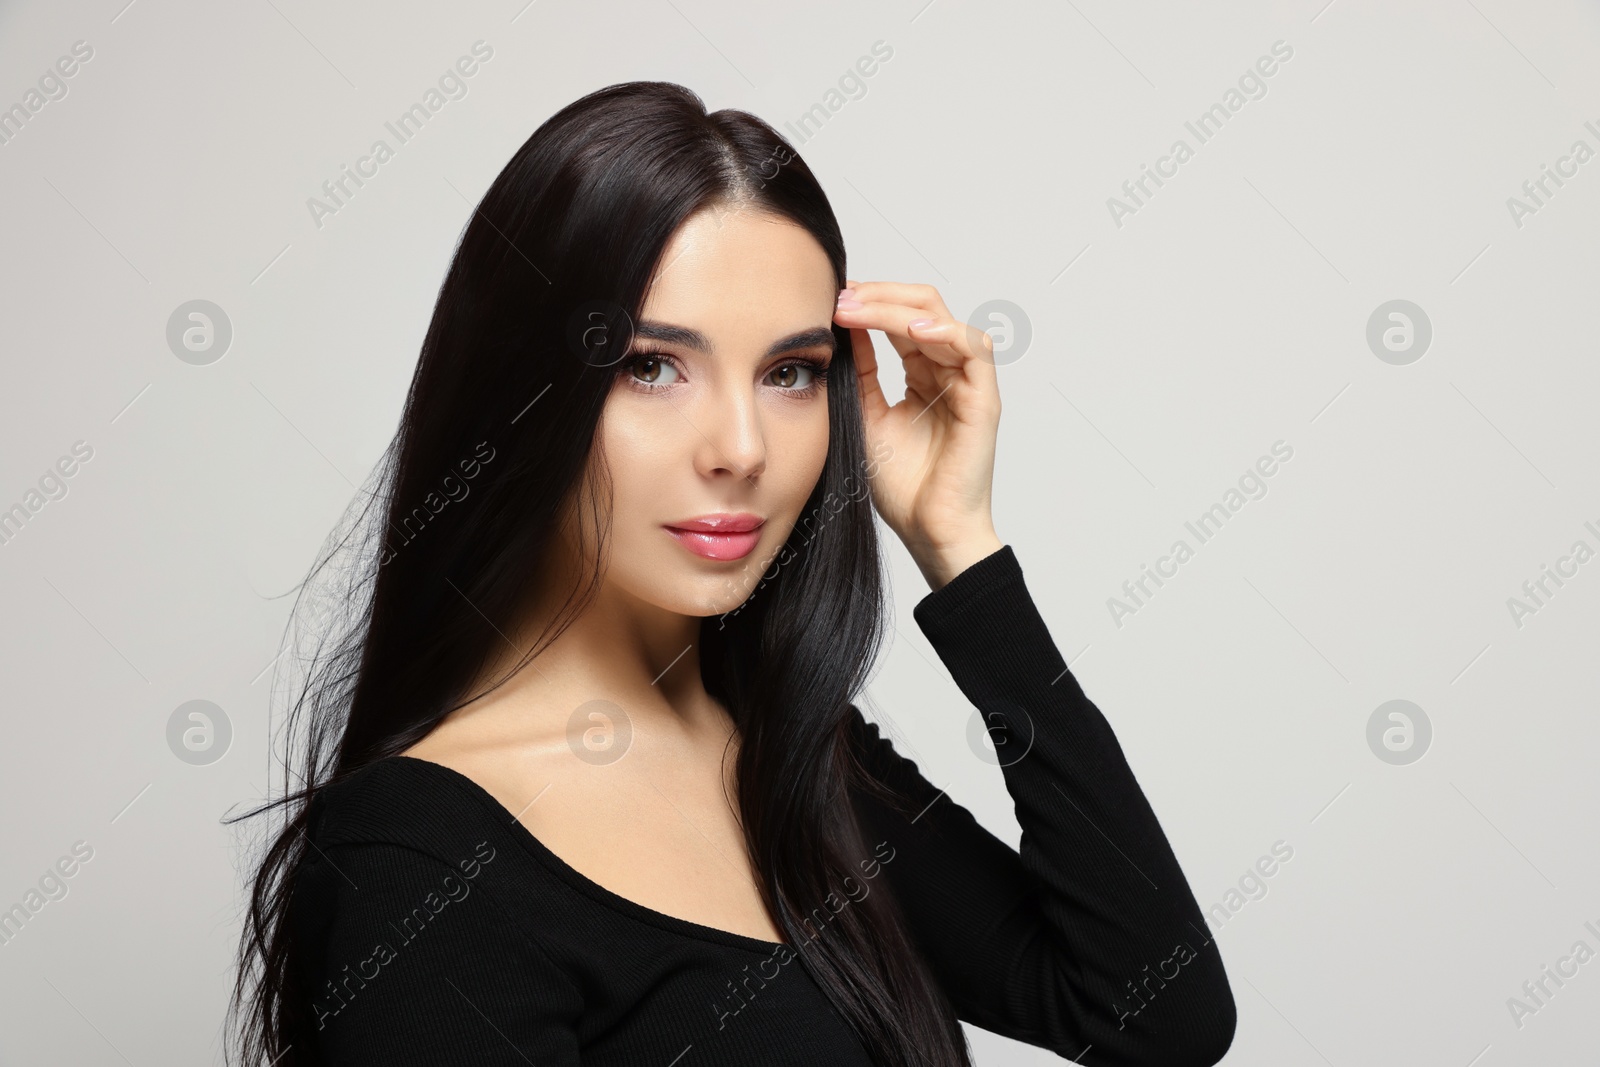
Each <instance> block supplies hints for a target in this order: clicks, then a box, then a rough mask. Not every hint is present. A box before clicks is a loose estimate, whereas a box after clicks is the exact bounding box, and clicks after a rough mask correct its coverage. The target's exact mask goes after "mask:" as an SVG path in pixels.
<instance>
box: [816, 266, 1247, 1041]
mask: <svg viewBox="0 0 1600 1067" xmlns="http://www.w3.org/2000/svg"><path fill="white" fill-rule="evenodd" d="M835 319H836V321H837V322H838V323H839V324H840V325H842V326H846V327H849V329H850V335H851V340H852V352H853V355H854V358H855V364H856V373H857V386H858V390H859V395H860V397H861V408H862V418H863V422H864V428H865V431H866V435H867V438H868V442H869V444H870V446H871V448H872V452H873V455H874V456H881V457H886V458H884V459H883V461H882V462H880V463H879V464H878V465H877V468H876V470H875V471H874V473H873V474H872V476H871V478H870V484H871V489H872V499H873V505H874V507H875V508H876V509H877V511H878V514H879V515H880V516H881V517H882V518H883V520H884V522H885V523H886V524H887V525H888V526H889V528H890V529H892V530H893V531H894V532H895V534H896V535H897V536H898V537H899V538H900V539H901V541H902V542H903V543H904V544H905V545H906V548H907V549H908V550H909V551H910V553H911V556H912V558H913V559H914V560H915V561H916V563H917V566H918V567H919V568H920V569H921V571H922V573H923V576H924V577H925V578H927V580H928V584H929V586H930V587H931V588H932V590H933V592H932V593H930V594H929V595H928V596H927V597H926V598H924V600H923V601H922V602H921V603H920V604H918V606H917V609H916V618H917V622H918V625H919V626H921V628H922V630H923V632H924V634H926V635H927V637H928V639H929V641H930V642H931V643H932V644H933V646H934V649H935V651H937V652H938V654H939V656H940V658H941V659H943V660H944V662H945V665H946V666H947V667H949V668H950V672H951V674H952V676H953V677H954V679H955V681H956V684H957V685H958V686H959V687H960V688H961V690H962V692H963V693H964V694H965V695H966V696H967V698H968V699H969V700H971V701H972V703H973V705H974V706H976V707H977V708H978V710H979V712H980V714H981V715H982V716H983V721H984V723H985V724H986V726H987V728H988V730H989V732H990V735H991V737H997V738H1004V739H1005V742H1006V743H1005V745H1004V747H1003V750H1002V756H1001V764H1002V767H1003V772H1004V775H1005V782H1006V788H1007V789H1008V790H1009V791H1010V793H1011V796H1012V798H1013V800H1014V801H1015V802H1016V812H1017V818H1018V821H1019V822H1020V823H1021V825H1022V830H1023V838H1022V847H1021V850H1020V853H1019V852H1018V851H1013V850H1012V849H1011V848H1009V847H1008V846H1006V845H1005V844H1004V843H1002V842H1001V841H999V839H997V838H996V837H995V836H994V835H993V834H991V833H989V832H988V831H987V830H985V829H983V827H981V826H980V825H978V823H977V821H976V820H975V819H973V817H972V815H971V813H969V812H968V811H967V810H966V809H965V808H963V807H961V806H960V805H958V804H955V803H954V802H953V801H950V800H948V798H943V797H942V792H941V791H939V790H936V789H935V788H934V787H933V786H932V785H931V784H930V783H928V782H927V781H926V780H925V779H924V778H923V777H922V776H921V775H920V774H919V773H918V772H917V770H916V766H915V764H913V763H911V761H909V760H905V759H903V758H902V757H900V756H899V755H898V754H897V753H895V752H894V750H893V746H892V745H890V743H889V742H888V741H887V740H885V739H883V738H881V737H879V736H878V735H877V730H876V727H873V726H869V725H867V724H865V722H864V720H862V721H860V722H858V723H857V727H858V730H864V731H866V736H865V737H862V739H861V740H862V743H863V746H864V747H863V749H862V752H863V759H864V760H865V762H866V763H867V764H868V768H869V770H872V771H873V773H875V774H876V775H877V776H879V777H880V778H882V779H883V780H884V781H886V782H888V783H889V784H890V785H892V786H894V787H896V788H897V789H899V790H900V791H901V792H902V793H904V794H906V795H908V796H910V797H912V798H913V799H915V800H917V801H919V802H918V803H917V805H916V808H917V810H918V811H920V812H922V814H920V815H917V816H915V817H912V818H907V817H905V816H901V815H899V814H898V813H894V812H892V811H891V810H889V809H887V808H884V807H881V806H879V805H877V804H875V803H874V802H873V801H858V810H859V811H861V812H862V814H863V818H864V820H865V821H867V822H869V823H871V824H872V826H873V829H874V831H875V832H876V833H879V834H882V835H884V837H885V839H887V840H889V842H890V844H891V845H892V846H894V847H895V848H896V849H897V852H898V853H899V857H900V858H897V859H896V860H895V861H894V862H893V863H889V864H886V867H885V869H886V872H887V873H888V875H889V877H888V883H889V886H890V889H891V892H892V893H893V895H894V896H895V898H896V899H897V900H899V901H900V903H901V906H902V908H903V909H904V910H905V912H906V913H907V919H908V922H909V923H910V925H911V928H912V932H913V936H914V937H916V939H917V941H918V943H919V945H920V946H921V948H922V950H923V952H924V954H925V955H926V956H927V957H928V959H929V961H930V963H931V964H932V965H933V967H934V970H935V973H936V975H937V976H938V978H939V981H940V984H941V986H942V987H943V988H944V989H945V990H946V992H947V993H948V994H949V995H950V996H951V998H952V1000H953V1001H954V1002H955V1004H956V1008H957V1012H958V1015H960V1017H961V1018H963V1019H966V1020H968V1021H971V1022H973V1023H974V1024H976V1025H978V1026H982V1027H984V1028H985V1029H989V1030H994V1031H995V1032H997V1033H1002V1034H1006V1035H1008V1036H1012V1037H1016V1038H1018V1039H1019V1040H1023V1041H1027V1042H1029V1043H1031V1044H1034V1045H1039V1046H1042V1047H1047V1048H1051V1049H1053V1050H1054V1051H1056V1052H1057V1053H1059V1054H1060V1055H1063V1056H1066V1057H1068V1058H1072V1059H1076V1060H1078V1061H1079V1062H1082V1063H1086V1064H1094V1063H1103V1064H1154V1063H1161V1064H1191V1065H1196V1067H1205V1065H1209V1064H1212V1063H1215V1062H1216V1061H1217V1060H1218V1059H1220V1058H1221V1057H1222V1055H1223V1053H1224V1052H1225V1051H1226V1050H1227V1048H1228V1046H1229V1044H1230V1043H1231V1042H1232V1039H1233V1031H1234V1025H1235V1006H1234V1002H1233V996H1232V993H1231V991H1230V990H1229V987H1228V980H1227V976H1226V974H1225V972H1224V970H1223V966H1222V959H1221V956H1220V954H1219V953H1218V951H1217V948H1216V945H1215V944H1214V943H1213V941H1212V939H1211V938H1210V937H1209V936H1208V935H1207V933H1206V931H1205V928H1204V924H1205V920H1204V917H1203V916H1202V915H1201V913H1200V908H1199V905H1198V904H1197V903H1196V902H1195V899H1194V895H1193V893H1192V892H1191V891H1190V889H1189V885H1188V882H1187V880H1186V879H1185V878H1184V875H1183V871H1182V869H1181V868H1180V867H1179V864H1178V860H1177V857H1176V856H1175V855H1174V854H1173V851H1172V848H1171V846H1170V845H1169V844H1168V842H1167V839H1166V835H1165V834H1164V833H1163V832H1162V830H1161V826H1160V823H1159V822H1158V821H1157V819H1156V816H1155V813H1154V812H1153V811H1152V810H1151V808H1150V805H1149V802H1148V801H1147V800H1146V799H1145V796H1144V792H1143V790H1142V789H1141V788H1140V787H1139V783H1138V782H1137V780H1136V779H1135V778H1134V775H1133V772H1132V770H1131V769H1130V768H1129V767H1128V764H1127V761H1126V759H1125V758H1124V756H1123V753H1122V748H1121V746H1120V745H1119V744H1118V743H1117V739H1116V736H1115V735H1114V734H1113V732H1112V730H1111V726H1110V724H1109V723H1108V722H1107V721H1106V719H1105V717H1104V716H1103V715H1102V714H1101V713H1100V711H1099V709H1098V708H1096V707H1095V706H1094V704H1093V703H1092V702H1091V701H1090V700H1089V699H1088V697H1087V696H1086V695H1085V694H1084V692H1083V690H1082V688H1081V687H1080V686H1079V685H1078V682H1077V679H1076V678H1075V677H1073V675H1072V673H1071V672H1070V671H1069V670H1068V669H1067V665H1066V662H1065V661H1064V660H1063V659H1062V657H1061V655H1060V652H1059V650H1058V649H1057V648H1056V646H1055V642H1054V640H1053V639H1052V638H1051V635H1050V632H1049V630H1048V628H1047V627H1046V626H1045V624H1044V621H1043V619H1042V618H1041V617H1040V615H1039V613H1038V610H1037V609H1036V607H1035V605H1034V603H1033V600H1032V598H1031V597H1030V596H1029V594H1028V591H1027V588H1026V586H1025V585H1024V583H1023V580H1022V571H1021V568H1020V566H1019V565H1018V564H1017V560H1016V557H1015V555H1014V553H1013V552H1012V550H1011V548H1010V547H1009V546H1003V545H1002V543H1001V541H1000V539H999V537H998V536H997V535H996V533H995V529H994V523H993V521H992V517H991V511H990V498H991V495H992V486H993V478H994V456H995V442H996V436H997V433H998V428H999V419H1000V393H999V388H998V385H997V381H996V376H995V366H994V356H993V352H994V346H993V343H992V341H991V339H990V338H989V336H988V335H987V334H986V333H983V332H981V331H979V330H977V329H975V328H974V327H972V326H970V325H968V324H966V323H964V322H962V321H960V320H958V319H956V318H955V317H954V316H953V315H951V314H950V311H949V309H948V308H947V307H946V306H945V304H944V301H943V300H942V299H941V298H940V296H939V294H938V292H937V291H936V290H935V289H933V288H932V287H931V286H926V285H907V284H900V283H894V282H866V283H856V282H851V283H850V284H849V288H847V289H846V290H844V292H842V293H841V294H840V300H839V304H838V308H837V311H836V313H835ZM869 329H877V330H881V331H883V332H884V334H885V335H886V336H887V337H888V338H889V341H890V343H891V344H893V345H894V347H895V350H896V351H897V352H898V353H899V355H900V358H901V362H902V364H903V366H904V369H905V379H906V392H905V397H904V399H902V400H901V401H899V402H898V403H896V404H894V405H890V404H889V403H888V402H887V400H886V398H885V397H884V395H883V392H882V390H881V388H880V387H879V383H878V373H877V371H878V367H877V360H876V356H875V353H874V351H873V346H872V341H871V338H870V335H869V334H868V332H867V331H868V330H869ZM885 446H887V447H885ZM1019 752H1020V753H1022V754H1021V755H1018V753H1019ZM896 841H899V842H900V844H899V845H896V844H895V842H896Z"/></svg>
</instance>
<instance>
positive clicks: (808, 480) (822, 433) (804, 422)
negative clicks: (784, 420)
mask: <svg viewBox="0 0 1600 1067" xmlns="http://www.w3.org/2000/svg"><path fill="white" fill-rule="evenodd" d="M785 437H786V438H787V439H786V440H785V442H784V444H783V446H782V447H783V452H782V454H783V455H784V456H786V457H789V464H788V470H787V472H786V475H787V476H786V477H785V479H784V481H785V486H786V490H787V492H788V493H789V494H790V495H792V496H793V498H794V501H793V506H794V507H796V508H799V507H801V506H802V505H804V504H805V501H806V498H807V497H808V496H810V495H811V490H812V489H814V488H815V487H816V484H817V479H818V478H820V477H821V476H822V471H823V468H824V467H826V466H827V462H828V437H829V430H828V412H827V407H826V401H821V400H819V401H818V402H817V403H816V406H815V410H813V411H809V412H807V413H806V417H804V418H800V419H796V420H794V422H793V423H791V424H790V425H789V426H788V427H786V433H785Z"/></svg>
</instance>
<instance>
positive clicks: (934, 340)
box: [833, 303, 970, 367]
mask: <svg viewBox="0 0 1600 1067" xmlns="http://www.w3.org/2000/svg"><path fill="white" fill-rule="evenodd" d="M833 314H834V320H835V321H836V322H838V323H839V324H840V325H841V326H845V327H848V328H850V329H870V330H882V331H883V332H884V333H885V334H887V335H888V337H889V341H890V343H891V344H893V345H894V347H895V351H897V352H899V353H900V356H901V358H902V359H903V358H905V357H906V356H910V355H912V354H913V353H916V352H921V353H922V354H924V355H926V356H928V357H929V358H930V359H932V360H934V361H935V362H938V363H942V364H944V365H945V366H947V367H959V366H960V365H961V364H963V363H965V362H966V361H967V359H968V358H970V354H968V353H965V352H963V351H961V350H960V349H958V348H956V347H952V346H954V345H962V346H964V345H965V343H966V332H965V330H963V329H962V328H961V327H962V326H964V325H965V324H963V323H957V322H955V321H954V320H953V319H951V318H950V317H949V315H948V313H945V314H940V315H935V314H931V313H929V312H928V311H925V310H923V309H921V308H915V307H908V306H906V305H905V304H880V303H863V304H862V306H861V307H858V308H843V307H841V308H835V309H834V313H833ZM912 323H920V325H916V326H913V325H912Z"/></svg>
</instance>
